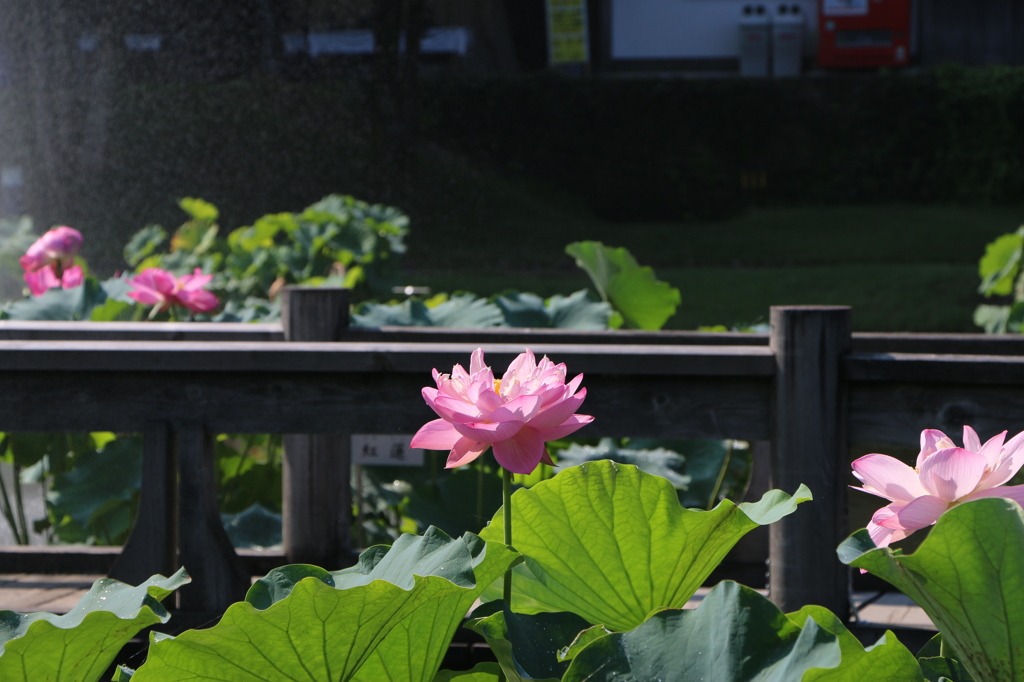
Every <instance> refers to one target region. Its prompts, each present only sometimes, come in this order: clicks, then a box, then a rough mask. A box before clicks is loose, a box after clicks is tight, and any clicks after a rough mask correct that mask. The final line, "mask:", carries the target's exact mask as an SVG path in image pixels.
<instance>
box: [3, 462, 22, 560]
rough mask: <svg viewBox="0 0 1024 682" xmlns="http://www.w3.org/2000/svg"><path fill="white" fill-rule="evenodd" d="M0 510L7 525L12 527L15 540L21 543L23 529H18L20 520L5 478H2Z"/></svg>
mask: <svg viewBox="0 0 1024 682" xmlns="http://www.w3.org/2000/svg"><path fill="white" fill-rule="evenodd" d="M0 511H3V515H4V518H5V519H6V520H7V525H8V526H10V528H11V533H12V534H13V535H14V541H15V542H16V543H18V544H21V531H20V530H19V529H18V521H17V520H16V519H15V518H14V507H13V506H12V505H11V498H10V497H9V496H8V495H7V486H6V485H4V480H3V478H0Z"/></svg>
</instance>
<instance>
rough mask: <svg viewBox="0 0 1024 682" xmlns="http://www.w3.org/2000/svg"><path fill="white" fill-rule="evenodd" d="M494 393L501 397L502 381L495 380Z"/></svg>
mask: <svg viewBox="0 0 1024 682" xmlns="http://www.w3.org/2000/svg"><path fill="white" fill-rule="evenodd" d="M494 392H495V393H497V394H498V395H501V379H495V380H494Z"/></svg>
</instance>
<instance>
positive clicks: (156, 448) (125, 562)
mask: <svg viewBox="0 0 1024 682" xmlns="http://www.w3.org/2000/svg"><path fill="white" fill-rule="evenodd" d="M173 445H174V443H173V440H172V439H171V430H170V425H169V424H168V423H166V422H154V423H151V424H149V425H148V426H147V427H146V430H145V432H144V434H143V454H142V486H141V488H140V490H139V509H138V513H137V514H136V517H135V525H134V526H132V531H131V533H130V534H129V535H128V539H127V540H126V541H125V543H124V548H123V549H122V550H121V553H120V554H118V555H117V559H116V560H115V561H114V566H113V568H111V569H110V577H111V578H116V579H117V580H120V581H121V582H125V583H128V584H130V585H138V584H140V583H142V582H145V580H146V579H147V578H149V577H150V576H153V575H156V574H157V573H159V574H161V575H171V574H172V573H173V572H174V571H176V570H177V569H178V565H177V564H178V556H177V552H176V550H175V539H176V532H175V527H174V524H175V521H176V520H177V516H178V514H177V497H178V495H177V480H178V469H177V457H176V454H177V453H175V451H174V447H173Z"/></svg>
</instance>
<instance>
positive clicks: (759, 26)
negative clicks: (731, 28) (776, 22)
mask: <svg viewBox="0 0 1024 682" xmlns="http://www.w3.org/2000/svg"><path fill="white" fill-rule="evenodd" d="M771 25H772V19H771V15H769V13H768V11H767V9H766V8H765V6H764V5H760V4H750V5H744V6H743V11H742V14H740V20H739V28H740V30H739V38H740V75H741V76H749V77H754V78H764V77H766V76H767V75H768V71H769V64H770V63H771Z"/></svg>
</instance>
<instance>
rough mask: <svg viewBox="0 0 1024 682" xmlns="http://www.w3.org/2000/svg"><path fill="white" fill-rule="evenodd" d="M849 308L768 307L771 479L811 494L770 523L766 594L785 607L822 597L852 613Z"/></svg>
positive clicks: (796, 606)
mask: <svg viewBox="0 0 1024 682" xmlns="http://www.w3.org/2000/svg"><path fill="white" fill-rule="evenodd" d="M850 345H851V331H850V308H848V307H840V306H793V307H773V308H772V309H771V348H772V350H773V351H774V353H775V368H776V375H775V391H774V400H775V402H774V425H773V429H774V431H773V441H772V487H773V488H781V489H782V490H784V491H786V492H787V493H792V492H793V491H795V490H796V488H797V486H799V485H800V484H801V483H805V484H806V485H807V486H808V487H809V488H810V489H811V493H812V494H813V495H814V501H813V502H810V503H807V504H803V505H801V506H800V508H799V509H798V510H797V511H796V512H795V513H793V514H790V515H789V516H786V517H784V518H783V519H782V520H780V521H777V522H776V523H774V524H772V526H771V541H770V542H771V547H770V553H769V566H768V572H769V580H768V586H769V587H768V589H769V596H770V598H771V600H772V602H773V603H775V605H776V606H778V607H779V608H780V609H782V611H783V612H786V613H788V612H791V611H796V610H798V609H799V608H801V607H802V606H804V605H806V604H818V605H820V606H824V607H826V608H828V609H829V610H831V611H832V612H833V613H835V614H836V615H837V616H839V618H841V619H842V620H844V621H845V620H846V619H847V618H848V616H849V609H850V606H849V596H848V589H847V569H846V567H845V566H843V565H842V564H841V563H840V562H839V559H838V558H837V557H836V547H837V546H838V545H839V543H840V542H842V541H843V539H845V537H846V535H847V531H848V527H847V524H848V522H847V516H846V497H847V491H846V480H847V478H848V476H847V465H846V461H847V450H848V444H847V403H846V391H845V385H844V382H843V379H842V377H841V376H840V358H841V357H842V356H843V355H845V354H846V353H848V352H849V351H850Z"/></svg>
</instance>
